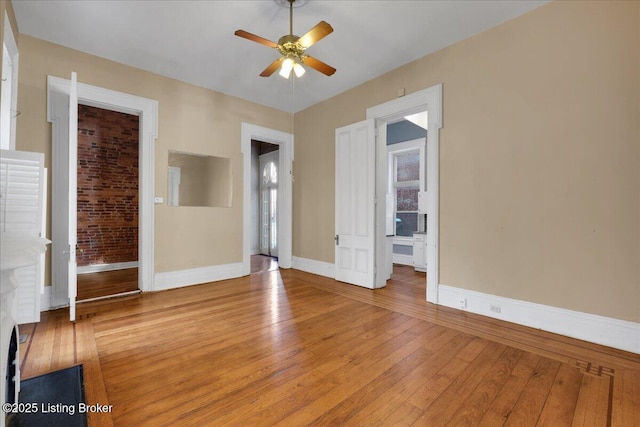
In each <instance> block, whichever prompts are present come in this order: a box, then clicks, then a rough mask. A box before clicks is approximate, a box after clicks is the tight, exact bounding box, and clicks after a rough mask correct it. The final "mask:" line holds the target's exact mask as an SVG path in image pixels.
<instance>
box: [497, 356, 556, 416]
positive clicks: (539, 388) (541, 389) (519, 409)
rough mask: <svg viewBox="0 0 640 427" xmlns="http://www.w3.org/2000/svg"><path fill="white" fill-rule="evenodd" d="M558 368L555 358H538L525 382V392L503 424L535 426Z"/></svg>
mask: <svg viewBox="0 0 640 427" xmlns="http://www.w3.org/2000/svg"><path fill="white" fill-rule="evenodd" d="M559 368H560V363H558V362H557V361H555V360H551V359H547V358H542V359H541V360H540V363H538V366H536V368H535V369H534V371H533V372H532V375H531V377H530V378H529V381H528V382H527V385H526V393H522V394H521V395H520V398H519V399H518V401H517V402H516V404H515V406H514V408H513V410H512V411H511V413H510V414H509V417H508V418H507V422H506V423H505V424H504V425H505V426H509V427H511V426H513V427H524V426H535V425H536V424H537V423H538V419H539V417H540V412H541V411H542V408H543V406H544V403H545V402H546V400H547V396H548V395H549V391H550V389H551V385H552V384H553V381H554V380H555V377H556V374H557V372H558V369H559Z"/></svg>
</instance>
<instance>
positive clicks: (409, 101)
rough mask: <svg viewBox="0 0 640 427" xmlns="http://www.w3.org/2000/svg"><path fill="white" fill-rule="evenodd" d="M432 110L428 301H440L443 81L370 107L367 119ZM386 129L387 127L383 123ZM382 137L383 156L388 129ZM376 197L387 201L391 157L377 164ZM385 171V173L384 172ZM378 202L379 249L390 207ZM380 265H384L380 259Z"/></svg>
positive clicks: (386, 119) (390, 118)
mask: <svg viewBox="0 0 640 427" xmlns="http://www.w3.org/2000/svg"><path fill="white" fill-rule="evenodd" d="M425 110H426V111H427V112H428V115H427V116H428V121H429V126H428V128H429V129H428V130H427V172H426V175H427V177H426V179H427V230H428V234H427V277H428V281H427V286H426V287H427V292H426V293H427V295H426V298H427V301H430V302H433V303H436V304H437V303H438V287H439V282H440V271H439V268H440V267H439V266H440V264H439V258H440V246H439V245H440V243H439V242H440V240H439V239H440V206H439V202H440V199H439V197H440V128H442V84H437V85H435V86H431V87H430V88H427V89H424V90H421V91H418V92H414V93H411V94H409V95H406V96H403V97H401V98H397V99H394V100H391V101H388V102H385V103H384V104H380V105H377V106H375V107H371V108H368V109H367V119H376V121H377V122H382V123H385V124H386V123H387V122H392V121H394V120H397V119H399V118H401V117H404V116H406V115H409V114H413V113H417V112H420V111H425ZM382 127H383V128H386V126H382ZM380 134H381V136H380V138H378V141H377V144H378V150H377V152H378V153H379V155H380V156H382V153H386V132H381V133H380ZM377 167H378V170H377V173H376V175H377V177H378V178H377V181H376V198H377V199H378V200H385V196H386V189H387V186H386V185H384V184H385V181H386V180H387V179H386V178H387V174H386V168H387V159H386V157H385V158H384V159H378V163H377ZM381 171H384V172H385V173H381ZM384 205H385V204H384V203H378V208H377V211H376V235H377V236H379V237H378V238H377V239H376V240H378V241H379V242H378V243H377V244H376V248H377V249H380V248H383V247H384V243H383V242H382V241H383V240H384V238H385V235H386V233H385V231H386V224H385V219H386V206H384ZM376 258H377V259H378V260H379V267H378V268H384V265H383V263H382V262H380V260H381V259H382V257H380V258H378V255H376Z"/></svg>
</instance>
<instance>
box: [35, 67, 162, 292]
mask: <svg viewBox="0 0 640 427" xmlns="http://www.w3.org/2000/svg"><path fill="white" fill-rule="evenodd" d="M47 85H48V91H47V121H49V122H51V123H54V125H56V124H58V121H59V120H61V118H60V117H58V116H59V114H57V112H56V109H55V107H59V106H58V105H57V104H56V103H55V102H53V99H52V96H51V92H52V90H57V91H58V92H61V93H68V92H69V88H70V86H71V82H70V81H69V80H65V79H62V78H59V77H54V76H47ZM77 86H78V101H79V102H80V103H81V104H83V105H89V106H93V107H98V108H103V109H107V110H113V111H118V112H121V113H127V114H134V115H138V116H140V123H139V128H140V141H139V144H140V174H139V180H140V182H139V188H140V190H139V191H140V197H139V200H140V202H139V203H140V212H139V215H140V217H139V222H138V224H139V225H138V227H139V233H138V235H139V237H138V239H139V241H138V260H139V263H140V268H139V270H138V284H139V287H140V289H141V290H142V291H151V290H153V277H154V273H155V264H154V263H155V261H154V240H155V236H154V228H155V203H154V192H155V150H154V145H155V140H156V138H157V137H158V101H156V100H153V99H148V98H142V97H139V96H135V95H131V94H127V93H123V92H117V91H113V90H109V89H104V88H101V87H97V86H91V85H88V84H84V83H78V84H77ZM55 127H56V126H54V130H53V131H52V139H53V148H52V150H53V151H54V153H55V151H56V146H57V145H58V144H56V143H55V141H56V140H57V138H59V137H60V135H59V132H56V131H55ZM54 160H55V156H54ZM55 164H56V163H55V161H54V165H55ZM63 172H64V171H56V168H55V167H54V168H53V170H52V174H53V176H54V177H55V176H57V175H56V174H60V173H63ZM63 183H64V180H63ZM52 185H53V186H55V185H59V184H56V182H55V180H54V182H52ZM52 213H53V214H55V208H54V209H53V212H52ZM52 220H53V221H55V217H52ZM53 228H55V222H54V226H53ZM52 259H55V258H52ZM53 285H54V286H63V285H64V286H66V284H56V283H55V281H54V283H53ZM54 293H55V292H54Z"/></svg>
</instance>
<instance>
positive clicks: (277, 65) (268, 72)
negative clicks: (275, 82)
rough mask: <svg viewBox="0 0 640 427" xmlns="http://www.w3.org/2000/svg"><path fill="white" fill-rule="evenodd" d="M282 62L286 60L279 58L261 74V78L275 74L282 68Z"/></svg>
mask: <svg viewBox="0 0 640 427" xmlns="http://www.w3.org/2000/svg"><path fill="white" fill-rule="evenodd" d="M282 61H284V58H278V59H276V60H275V61H273V62H272V63H271V64H270V65H269V66H268V67H267V68H265V69H264V71H263V72H261V73H260V77H269V76H270V75H271V74H273V72H274V71H276V70H277V69H278V68H280V65H281V64H282Z"/></svg>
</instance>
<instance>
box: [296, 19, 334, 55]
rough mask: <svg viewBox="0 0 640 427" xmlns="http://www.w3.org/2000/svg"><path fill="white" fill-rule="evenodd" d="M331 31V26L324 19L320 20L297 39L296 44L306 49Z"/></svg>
mask: <svg viewBox="0 0 640 427" xmlns="http://www.w3.org/2000/svg"><path fill="white" fill-rule="evenodd" d="M332 32H333V27H331V25H329V24H328V23H326V22H325V21H320V22H319V23H318V24H317V25H316V26H315V27H313V28H312V29H310V30H309V31H308V32H307V34H305V35H304V36H302V37H300V38H299V39H298V44H300V46H302V47H303V48H305V49H307V48H308V47H310V46H311V45H313V44H315V43H316V42H317V41H318V40H321V39H323V38H324V37H326V36H328V35H329V34H331V33H332Z"/></svg>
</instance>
